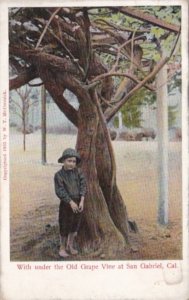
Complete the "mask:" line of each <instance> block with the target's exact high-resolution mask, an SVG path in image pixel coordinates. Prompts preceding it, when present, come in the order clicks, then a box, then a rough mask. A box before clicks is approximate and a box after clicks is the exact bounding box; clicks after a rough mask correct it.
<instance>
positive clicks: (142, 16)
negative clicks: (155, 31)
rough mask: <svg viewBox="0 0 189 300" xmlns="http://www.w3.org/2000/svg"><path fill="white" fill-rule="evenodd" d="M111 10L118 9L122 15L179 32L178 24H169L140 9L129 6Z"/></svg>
mask: <svg viewBox="0 0 189 300" xmlns="http://www.w3.org/2000/svg"><path fill="white" fill-rule="evenodd" d="M111 9H112V10H113V11H116V12H117V11H119V12H121V13H123V14H124V15H127V16H130V17H133V18H135V19H138V20H141V21H144V22H148V23H150V24H152V25H155V26H158V27H160V28H163V29H166V30H169V31H172V32H174V33H179V32H180V26H177V25H174V24H170V23H167V22H165V21H164V20H160V19H158V18H156V17H154V16H151V15H148V14H146V13H143V12H142V11H141V10H137V9H132V8H130V7H111Z"/></svg>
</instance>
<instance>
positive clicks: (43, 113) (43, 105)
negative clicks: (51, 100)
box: [41, 85, 47, 165]
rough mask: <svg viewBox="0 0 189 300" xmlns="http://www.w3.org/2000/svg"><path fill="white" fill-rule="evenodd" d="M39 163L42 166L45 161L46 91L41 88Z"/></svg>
mask: <svg viewBox="0 0 189 300" xmlns="http://www.w3.org/2000/svg"><path fill="white" fill-rule="evenodd" d="M41 162H42V164H43V165H44V164H45V163H46V162H47V160H46V90H45V87H44V85H42V86H41Z"/></svg>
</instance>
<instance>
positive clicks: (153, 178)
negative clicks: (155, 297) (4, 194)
mask: <svg viewBox="0 0 189 300" xmlns="http://www.w3.org/2000/svg"><path fill="white" fill-rule="evenodd" d="M75 141H76V137H75V136H71V135H55V134H48V136H47V161H48V164H47V165H45V166H44V165H42V164H41V153H40V145H41V139H40V133H39V132H36V133H35V134H30V135H28V136H27V141H26V152H23V150H22V135H21V134H20V133H17V132H15V131H11V134H10V162H11V163H10V175H11V176H10V182H11V184H10V190H11V199H10V227H11V235H10V238H11V249H10V252H11V260H12V261H18V260H19V261H56V260H62V259H61V258H60V257H59V255H58V246H59V238H58V206H59V200H58V199H57V197H56V196H55V193H54V185H53V184H54V183H53V177H54V173H55V172H56V171H57V170H58V169H59V168H60V165H58V164H57V159H58V157H60V155H61V153H62V151H63V149H65V148H66V147H74V146H75ZM113 147H114V150H115V156H116V162H117V182H118V186H119V188H120V191H121V194H122V196H123V198H124V201H125V203H126V206H127V210H128V214H129V218H130V219H133V220H135V221H136V223H137V226H138V229H139V233H137V234H132V236H131V240H132V242H133V244H134V245H135V246H137V248H138V251H137V252H133V251H130V248H128V247H126V249H125V251H124V252H123V251H122V252H119V253H117V254H116V256H110V255H108V251H107V253H105V254H104V255H103V256H102V255H101V254H102V253H101V254H99V253H96V254H95V253H85V254H82V255H79V256H77V257H73V258H70V257H69V260H70V259H74V260H92V259H95V260H99V259H116V260H120V259H126V260H135V259H137V260H142V259H148V260H151V259H153V260H154V259H181V258H182V193H181V144H180V143H178V142H171V143H169V224H168V226H167V227H161V226H159V225H158V224H157V199H158V182H157V143H156V142H124V141H114V142H113Z"/></svg>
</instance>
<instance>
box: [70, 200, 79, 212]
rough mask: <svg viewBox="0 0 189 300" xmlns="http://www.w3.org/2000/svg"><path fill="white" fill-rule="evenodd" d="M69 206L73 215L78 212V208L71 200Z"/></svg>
mask: <svg viewBox="0 0 189 300" xmlns="http://www.w3.org/2000/svg"><path fill="white" fill-rule="evenodd" d="M70 206H71V209H72V210H73V212H74V213H77V212H79V207H78V205H77V204H76V203H75V202H74V201H73V200H71V201H70Z"/></svg>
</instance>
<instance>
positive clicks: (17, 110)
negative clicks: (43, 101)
mask: <svg viewBox="0 0 189 300" xmlns="http://www.w3.org/2000/svg"><path fill="white" fill-rule="evenodd" d="M31 92H32V88H29V87H28V86H27V85H26V86H25V87H24V88H23V87H22V88H19V89H16V93H17V95H18V96H19V99H20V100H21V101H19V102H21V104H20V103H19V102H18V101H17V100H15V99H14V95H13V94H11V95H10V110H11V111H12V112H13V113H14V114H16V115H17V116H18V117H19V118H20V119H21V131H22V133H23V150H24V151H25V150H26V134H27V133H29V131H30V130H31V128H29V124H28V116H29V110H30V108H31V106H32V105H37V104H38V103H39V101H38V100H35V101H33V99H32V97H31Z"/></svg>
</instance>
